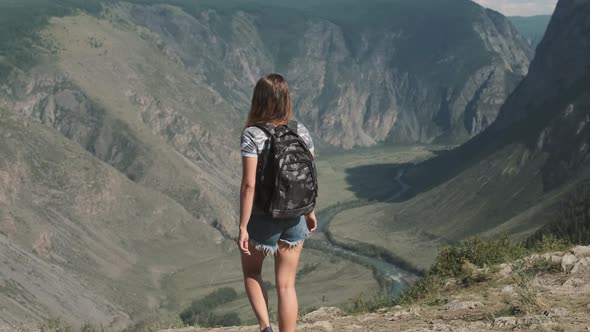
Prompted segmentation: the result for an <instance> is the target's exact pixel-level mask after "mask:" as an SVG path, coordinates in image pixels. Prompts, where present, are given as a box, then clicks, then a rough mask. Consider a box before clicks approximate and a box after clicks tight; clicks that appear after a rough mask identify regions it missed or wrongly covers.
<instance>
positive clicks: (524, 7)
mask: <svg viewBox="0 0 590 332" xmlns="http://www.w3.org/2000/svg"><path fill="white" fill-rule="evenodd" d="M473 1H475V2H477V3H479V4H480V5H482V6H484V7H488V8H492V9H494V10H497V11H499V12H500V13H502V14H504V15H506V16H533V15H545V14H552V13H553V10H554V9H555V5H556V4H557V0H473Z"/></svg>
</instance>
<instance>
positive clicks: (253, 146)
mask: <svg viewBox="0 0 590 332" xmlns="http://www.w3.org/2000/svg"><path fill="white" fill-rule="evenodd" d="M297 133H298V134H299V136H301V138H302V139H303V141H304V142H305V144H307V147H308V148H309V151H312V152H313V148H314V146H313V141H312V139H311V135H309V131H308V130H307V128H305V126H304V125H302V124H301V123H297ZM267 141H268V136H267V135H266V133H265V132H264V131H263V130H262V129H260V128H258V127H246V128H245V129H244V130H243V131H242V137H241V139H240V144H241V146H242V157H251V158H258V156H259V155H260V153H262V151H264V149H266V148H268V144H266V142H267Z"/></svg>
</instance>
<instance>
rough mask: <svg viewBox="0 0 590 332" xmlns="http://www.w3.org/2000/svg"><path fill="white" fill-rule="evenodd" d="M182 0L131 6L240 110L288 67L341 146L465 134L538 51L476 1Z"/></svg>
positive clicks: (302, 102)
mask: <svg viewBox="0 0 590 332" xmlns="http://www.w3.org/2000/svg"><path fill="white" fill-rule="evenodd" d="M174 4H177V5H179V6H180V7H181V8H183V9H184V11H185V14H182V15H181V13H182V12H180V11H179V10H178V9H177V8H172V7H170V6H162V5H154V6H145V5H133V6H131V7H130V8H129V13H130V16H131V19H132V20H133V22H134V23H135V24H138V25H140V26H144V27H146V28H147V29H149V30H150V31H152V32H154V33H156V34H157V35H159V37H160V40H162V42H163V44H164V45H165V46H164V49H165V52H166V53H167V54H169V55H170V56H171V57H173V58H175V59H177V60H178V61H180V62H182V63H183V64H184V65H185V66H187V67H188V68H190V69H191V70H192V71H193V73H194V75H195V76H198V77H202V79H203V80H204V81H205V82H206V83H207V84H208V85H209V86H211V87H213V88H214V89H215V90H216V91H219V92H220V94H221V95H223V96H224V97H225V98H227V100H228V101H229V102H230V103H231V104H232V105H233V106H234V108H236V109H240V110H247V109H248V106H249V105H248V103H249V95H250V93H251V89H252V85H253V84H254V83H255V81H256V79H257V78H258V77H260V76H261V75H262V74H263V73H266V72H270V71H279V72H282V73H286V75H287V77H288V78H289V80H290V82H291V87H292V90H293V93H294V97H295V106H296V111H297V114H298V117H299V118H300V119H301V120H303V121H304V122H306V123H307V124H308V126H309V127H310V128H311V129H312V131H313V133H314V134H315V136H317V138H318V139H321V140H322V141H324V142H326V143H328V144H329V145H333V146H337V147H344V148H352V147H355V146H370V145H374V144H376V143H378V142H383V141H386V142H395V143H416V142H421V143H430V142H433V141H436V140H441V141H451V142H461V141H463V140H464V139H466V138H468V137H471V136H472V135H475V134H477V133H479V132H480V131H481V130H483V129H484V128H485V127H486V126H488V125H489V124H490V123H492V122H493V120H494V119H495V117H496V115H497V111H498V109H499V106H500V105H501V103H502V102H503V101H504V100H505V98H506V97H507V96H508V94H509V93H510V92H511V91H512V89H513V88H514V87H515V86H516V84H517V83H518V82H519V81H520V79H521V78H522V77H523V76H524V74H526V71H527V68H528V64H529V59H530V57H531V56H532V50H531V48H530V46H529V45H528V44H527V42H526V40H525V39H524V38H523V37H521V36H520V35H519V33H518V32H517V31H516V30H515V29H514V28H513V27H512V25H511V24H510V23H509V21H508V20H507V19H506V18H504V17H503V16H501V15H500V14H498V13H497V12H494V11H491V10H486V9H484V8H482V7H480V6H479V5H477V4H474V3H472V2H470V1H459V0H443V1H438V0H437V1H433V0H426V1H419V2H416V1H408V0H403V1H382V0H371V1H363V2H360V1H352V0H348V1H321V2H315V1H303V2H298V3H297V4H293V2H292V1H261V0H258V1H249V2H243V1H235V0H233V1H224V2H223V3H220V2H218V1H200V2H198V3H186V2H182V1H176V2H174ZM186 13H190V15H187V14H186ZM226 22H229V23H226ZM201 45H209V46H210V47H207V48H203V47H202V46H201Z"/></svg>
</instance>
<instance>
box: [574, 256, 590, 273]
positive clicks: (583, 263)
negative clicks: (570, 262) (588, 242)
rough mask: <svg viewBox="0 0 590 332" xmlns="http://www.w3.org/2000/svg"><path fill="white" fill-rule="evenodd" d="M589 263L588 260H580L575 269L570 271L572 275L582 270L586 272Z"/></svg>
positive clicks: (584, 258)
mask: <svg viewBox="0 0 590 332" xmlns="http://www.w3.org/2000/svg"><path fill="white" fill-rule="evenodd" d="M588 264H589V262H588V258H586V257H583V258H582V259H580V260H579V261H578V262H577V263H576V265H574V267H573V268H572V270H571V271H570V273H578V272H580V271H582V270H584V268H585V267H586V266H588Z"/></svg>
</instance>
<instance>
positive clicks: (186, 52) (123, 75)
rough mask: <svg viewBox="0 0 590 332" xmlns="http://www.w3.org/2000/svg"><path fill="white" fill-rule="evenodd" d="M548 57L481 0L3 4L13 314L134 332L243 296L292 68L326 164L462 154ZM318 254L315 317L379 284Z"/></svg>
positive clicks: (4, 232) (2, 92)
mask: <svg viewBox="0 0 590 332" xmlns="http://www.w3.org/2000/svg"><path fill="white" fill-rule="evenodd" d="M433 26H434V27H436V28H432V27H433ZM531 54H532V50H531V49H530V47H529V46H528V44H527V43H526V41H525V40H524V39H523V38H522V37H521V36H520V35H519V34H518V32H517V31H516V30H515V29H514V28H513V27H512V25H511V24H510V23H509V21H508V20H507V19H506V18H504V17H503V16H501V15H500V14H498V13H496V12H493V11H490V10H485V9H483V8H482V7H480V6H478V5H476V4H473V3H471V2H470V1H467V0H436V1H435V0H424V1H422V2H416V1H413V0H412V1H410V0H396V1H381V0H371V1H368V2H360V1H352V0H346V1H337V2H336V1H332V0H331V1H325V2H321V3H318V2H316V1H309V0H308V1H302V2H293V1H272V2H271V1H269V0H251V1H248V2H244V1H237V0H230V1H224V2H220V1H211V0H205V1H199V2H194V1H188V0H161V1H153V0H137V1H129V2H123V1H114V0H104V1H99V0H52V1H49V0H19V1H13V0H9V1H2V2H0V109H2V110H3V111H2V113H1V119H2V122H1V124H0V130H1V131H0V133H1V135H2V137H3V140H2V142H0V148H1V150H0V152H1V153H2V158H1V159H0V184H1V186H0V205H1V206H0V222H1V224H0V227H1V228H0V229H1V232H0V233H1V234H0V240H1V241H2V242H1V243H2V247H3V249H2V251H1V254H0V255H2V258H3V261H4V262H7V263H6V264H2V266H1V267H0V273H1V274H0V276H1V278H2V279H1V280H0V289H1V292H0V305H1V306H2V309H3V311H2V312H3V314H2V319H3V320H4V321H6V322H8V323H10V322H15V321H20V320H22V319H23V317H27V318H35V319H36V318H47V317H49V316H62V317H64V319H66V320H68V321H78V322H80V320H81V319H91V320H96V321H101V322H104V323H105V324H108V325H110V326H111V327H113V328H118V327H123V326H127V325H129V324H130V323H134V322H137V321H139V320H140V319H142V318H144V315H155V314H157V313H158V310H160V309H162V308H163V307H166V306H169V307H168V308H165V309H170V310H173V311H175V312H178V311H180V310H182V309H184V307H186V306H188V305H189V304H190V301H192V300H193V299H196V298H199V297H201V296H204V295H205V294H207V293H208V292H210V291H212V290H214V289H216V288H217V287H222V286H231V287H240V286H239V285H240V273H239V270H238V271H234V270H232V269H229V268H227V267H228V266H236V264H237V263H236V262H235V260H236V258H237V256H236V255H235V252H234V251H235V248H234V246H233V244H231V242H230V241H228V240H227V239H228V238H231V237H234V236H235V235H236V233H237V227H236V225H237V201H238V195H237V193H238V185H239V181H238V177H237V176H236V175H237V174H239V165H240V160H239V151H238V137H239V133H240V130H241V127H242V126H243V123H244V119H245V115H246V112H247V110H248V101H249V96H250V94H251V90H252V87H253V85H254V83H255V81H256V79H258V77H260V76H261V75H262V74H263V73H267V72H270V71H280V72H283V73H286V75H287V77H288V79H289V81H290V82H291V87H292V90H293V94H294V99H295V105H296V111H297V116H298V118H299V119H301V120H302V121H304V122H305V123H306V125H307V126H308V127H309V128H310V129H311V130H312V134H313V136H314V139H315V141H316V144H317V145H318V151H322V150H323V151H325V150H328V149H334V150H337V149H339V148H352V147H357V146H369V145H375V144H377V143H380V142H385V143H416V142H422V143H424V142H427V143H430V142H436V141H443V142H460V141H463V140H465V139H467V138H468V137H471V136H472V135H475V134H477V133H478V132H480V131H481V130H483V129H484V128H485V127H487V126H488V125H489V124H490V123H492V121H493V120H494V119H495V118H496V116H497V112H498V109H499V106H500V104H501V103H502V101H503V100H504V99H505V98H506V97H507V96H508V95H509V93H510V92H511V91H512V90H513V88H514V87H515V86H516V85H517V84H518V82H519V81H520V80H521V79H522V77H523V76H524V74H525V73H526V72H527V70H528V66H529V60H530V57H531ZM307 253H308V254H307V255H309V256H310V257H312V259H311V260H310V262H312V263H313V264H312V265H310V266H308V267H307V271H306V273H307V274H310V275H311V276H316V278H319V279H311V278H309V279H307V280H304V281H303V282H302V284H303V285H308V287H307V288H306V289H309V290H310V291H309V293H306V294H305V293H304V294H302V304H306V305H309V306H311V305H313V304H314V303H316V302H318V300H317V296H318V294H322V303H324V301H326V302H328V301H329V302H334V303H337V302H338V301H344V300H345V299H346V298H348V297H351V296H354V295H355V293H356V292H357V291H358V290H359V289H361V288H362V289H371V287H376V282H375V278H372V277H373V274H372V272H371V270H370V269H368V268H366V267H363V266H360V265H359V266H357V264H350V263H349V262H348V261H344V260H342V259H339V258H337V257H332V256H329V259H326V254H325V253H323V254H322V253H321V252H320V251H313V250H311V251H307ZM326 261H328V262H326ZM315 263H317V265H315ZM319 263H322V264H319ZM304 267H305V266H304ZM351 267H354V269H352V270H351ZM344 270H346V271H347V273H346V274H343V273H341V271H344ZM210 271H221V272H223V273H220V274H222V275H223V276H222V278H219V279H218V278H215V280H213V279H211V278H212V277H211V276H210V274H211V273H210ZM310 271H311V272H310ZM334 271H336V272H334ZM351 271H352V272H351ZM317 280H320V281H321V282H320V283H316V282H315V281H317ZM359 280H362V281H363V282H359ZM213 281H215V282H213ZM306 283H307V284H306ZM326 290H328V291H329V292H330V293H329V294H328V295H329V296H328V300H325V298H326V296H324V293H323V292H324V291H326ZM230 305H231V306H236V307H238V308H239V310H245V309H244V308H247V306H248V304H247V303H246V302H243V303H242V302H240V303H237V304H236V303H231V304H230ZM4 309H5V310H4ZM233 309H234V308H232V310H233ZM88 313H91V314H88Z"/></svg>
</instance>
